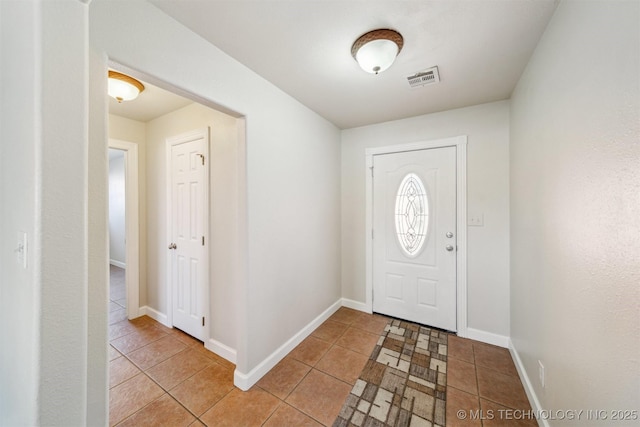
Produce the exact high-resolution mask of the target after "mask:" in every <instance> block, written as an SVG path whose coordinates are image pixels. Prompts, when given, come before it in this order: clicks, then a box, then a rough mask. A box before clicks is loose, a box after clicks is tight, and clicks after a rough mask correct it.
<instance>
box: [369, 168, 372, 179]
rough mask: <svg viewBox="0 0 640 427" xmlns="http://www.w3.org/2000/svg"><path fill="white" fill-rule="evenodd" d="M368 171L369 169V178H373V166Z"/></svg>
mask: <svg viewBox="0 0 640 427" xmlns="http://www.w3.org/2000/svg"><path fill="white" fill-rule="evenodd" d="M369 169H371V178H373V166H369Z"/></svg>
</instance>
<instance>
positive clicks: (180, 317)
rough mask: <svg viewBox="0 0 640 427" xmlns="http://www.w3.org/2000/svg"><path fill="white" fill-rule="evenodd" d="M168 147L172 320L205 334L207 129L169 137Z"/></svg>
mask: <svg viewBox="0 0 640 427" xmlns="http://www.w3.org/2000/svg"><path fill="white" fill-rule="evenodd" d="M168 143H169V146H168V148H169V150H170V162H171V164H170V175H171V184H170V185H171V190H170V193H171V195H170V204H169V210H170V212H169V213H170V225H169V229H170V231H169V238H170V240H171V242H170V244H169V250H170V253H171V257H170V258H171V261H170V268H169V281H170V287H171V290H172V295H171V300H172V323H173V326H175V327H176V328H178V329H181V330H183V331H184V332H186V333H188V334H189V335H191V336H193V337H195V338H198V339H199V340H201V341H202V340H204V338H205V337H204V332H205V331H204V323H205V310H206V307H208V305H207V304H206V301H207V286H208V268H207V266H208V258H207V246H205V244H208V242H206V239H205V237H206V231H207V219H208V214H207V212H208V209H207V200H208V198H207V188H208V185H207V182H208V167H207V164H208V163H207V162H208V161H209V158H208V146H209V136H208V130H206V129H205V130H202V131H197V132H191V133H189V134H185V135H181V136H177V137H174V138H171V139H169V140H168Z"/></svg>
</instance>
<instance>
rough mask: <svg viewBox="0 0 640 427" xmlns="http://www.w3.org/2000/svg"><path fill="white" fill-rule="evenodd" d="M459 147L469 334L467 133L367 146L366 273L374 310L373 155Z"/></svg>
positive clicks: (462, 325) (461, 257)
mask: <svg viewBox="0 0 640 427" xmlns="http://www.w3.org/2000/svg"><path fill="white" fill-rule="evenodd" d="M444 147H455V149H456V192H457V194H456V228H457V235H458V239H457V245H458V250H457V251H456V324H457V325H456V326H457V334H458V336H461V337H466V336H467V136H466V135H460V136H455V137H451V138H443V139H435V140H429V141H419V142H411V143H407V144H398V145H388V146H384V147H372V148H367V149H365V162H366V169H365V174H366V190H365V192H366V199H365V203H366V222H365V223H366V229H365V230H366V232H365V239H366V241H365V248H366V255H365V258H366V264H365V265H366V274H365V283H366V286H365V306H366V308H367V310H368V311H369V312H370V313H371V312H373V235H372V232H373V175H372V171H373V156H376V155H381V154H393V153H402V152H407V151H418V150H428V149H433V148H444Z"/></svg>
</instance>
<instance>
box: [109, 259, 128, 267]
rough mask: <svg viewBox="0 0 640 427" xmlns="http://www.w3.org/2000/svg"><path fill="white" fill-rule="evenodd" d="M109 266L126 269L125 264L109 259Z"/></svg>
mask: <svg viewBox="0 0 640 427" xmlns="http://www.w3.org/2000/svg"><path fill="white" fill-rule="evenodd" d="M109 264H111V265H115V266H116V267H120V268H127V264H125V263H124V262H122V261H116V260H115V259H110V260H109Z"/></svg>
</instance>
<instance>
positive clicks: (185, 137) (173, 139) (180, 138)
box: [165, 127, 211, 343]
mask: <svg viewBox="0 0 640 427" xmlns="http://www.w3.org/2000/svg"><path fill="white" fill-rule="evenodd" d="M202 136H204V138H205V143H204V153H203V154H204V156H205V157H204V158H205V168H204V183H203V184H204V203H203V206H204V212H203V216H204V218H205V221H204V229H203V233H204V240H205V245H204V253H205V255H204V258H205V259H204V262H203V264H202V266H203V269H204V272H203V273H204V277H205V280H206V284H205V290H204V291H205V292H204V293H205V300H204V306H203V312H204V313H203V315H204V316H205V322H206V323H205V327H204V336H203V341H204V342H205V343H207V342H209V338H211V334H210V332H209V331H210V330H211V327H210V322H211V315H210V313H209V310H210V308H211V304H210V298H211V269H210V268H209V265H210V259H209V257H210V255H211V253H210V251H209V247H210V244H211V238H210V235H209V221H210V220H211V218H210V217H209V215H210V206H209V200H210V197H209V191H210V188H209V179H210V176H211V158H210V153H211V147H210V144H211V132H210V128H209V127H204V128H198V129H194V130H191V131H188V132H184V133H181V134H179V135H174V136H170V137H168V138H167V139H166V140H165V154H166V160H165V161H166V163H165V164H166V168H165V169H166V177H167V178H166V179H167V180H166V191H167V193H166V203H167V207H166V214H167V223H166V239H165V240H166V246H165V247H167V246H168V245H169V244H170V243H171V242H170V240H171V224H172V220H173V217H172V212H173V211H172V209H171V202H172V198H173V197H172V188H171V182H172V176H171V174H172V168H171V147H173V146H174V145H179V144H183V143H185V142H189V141H191V140H194V139H198V138H201V137H202ZM171 256H172V253H171V251H167V268H166V270H165V280H166V283H167V323H168V325H167V326H169V327H173V290H174V289H173V284H172V282H171Z"/></svg>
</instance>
